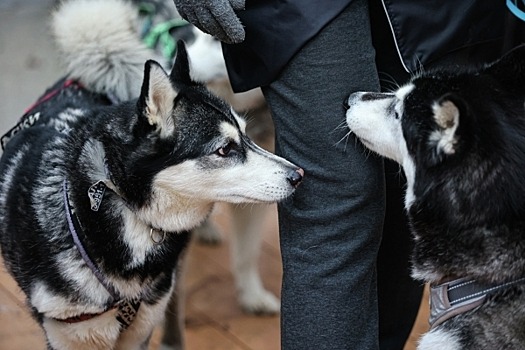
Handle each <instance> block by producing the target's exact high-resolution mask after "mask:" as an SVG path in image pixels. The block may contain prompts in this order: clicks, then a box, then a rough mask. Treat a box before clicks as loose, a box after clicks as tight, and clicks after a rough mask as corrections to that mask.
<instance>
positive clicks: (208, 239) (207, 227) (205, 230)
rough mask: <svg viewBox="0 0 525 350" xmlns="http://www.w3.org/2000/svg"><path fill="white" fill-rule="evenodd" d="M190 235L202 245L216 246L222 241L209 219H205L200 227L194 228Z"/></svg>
mask: <svg viewBox="0 0 525 350" xmlns="http://www.w3.org/2000/svg"><path fill="white" fill-rule="evenodd" d="M192 234H193V235H194V237H195V238H196V239H197V240H198V241H199V242H200V243H203V244H208V245H217V244H219V243H221V241H222V237H221V233H220V232H219V230H217V228H216V227H215V224H214V223H213V220H211V218H207V219H206V221H204V222H203V223H202V225H200V226H199V227H196V228H194V229H193V231H192Z"/></svg>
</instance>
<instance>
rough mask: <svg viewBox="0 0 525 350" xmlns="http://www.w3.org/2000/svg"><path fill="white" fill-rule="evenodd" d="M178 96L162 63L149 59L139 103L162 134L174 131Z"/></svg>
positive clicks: (148, 118)
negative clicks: (174, 106)
mask: <svg viewBox="0 0 525 350" xmlns="http://www.w3.org/2000/svg"><path fill="white" fill-rule="evenodd" d="M176 96H177V92H176V91H175V89H174V87H173V85H172V84H171V81H170V78H169V77H168V74H167V73H166V72H165V71H164V69H162V67H161V66H160V64H158V63H157V62H155V61H153V60H149V61H147V62H146V65H145V67H144V81H143V82H142V90H141V94H140V97H139V100H138V103H137V105H138V108H139V109H140V112H141V113H142V115H144V116H145V117H146V119H147V121H148V123H149V124H150V125H152V126H154V127H155V128H156V129H157V130H158V131H160V133H161V136H167V135H170V134H171V133H172V132H173V129H174V125H173V118H172V112H173V103H174V100H175V97H176Z"/></svg>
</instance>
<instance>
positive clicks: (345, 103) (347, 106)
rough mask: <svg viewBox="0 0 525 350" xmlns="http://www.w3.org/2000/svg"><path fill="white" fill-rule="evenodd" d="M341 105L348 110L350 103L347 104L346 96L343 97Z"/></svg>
mask: <svg viewBox="0 0 525 350" xmlns="http://www.w3.org/2000/svg"><path fill="white" fill-rule="evenodd" d="M343 106H344V107H345V109H346V110H348V108H350V105H349V104H348V98H345V100H344V102H343Z"/></svg>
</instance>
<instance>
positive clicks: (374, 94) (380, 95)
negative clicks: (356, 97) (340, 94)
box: [361, 92, 392, 101]
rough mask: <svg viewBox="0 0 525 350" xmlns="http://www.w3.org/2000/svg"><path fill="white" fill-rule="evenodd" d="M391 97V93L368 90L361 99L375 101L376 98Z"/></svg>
mask: <svg viewBox="0 0 525 350" xmlns="http://www.w3.org/2000/svg"><path fill="white" fill-rule="evenodd" d="M389 97H392V94H391V93H381V92H367V93H364V94H363V95H362V96H361V100H362V101H375V100H383V99H385V98H389Z"/></svg>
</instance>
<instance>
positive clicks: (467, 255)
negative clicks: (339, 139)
mask: <svg viewBox="0 0 525 350" xmlns="http://www.w3.org/2000/svg"><path fill="white" fill-rule="evenodd" d="M524 62H525V47H523V46H522V47H518V48H517V49H514V50H513V51H511V52H510V53H508V54H507V55H506V56H504V57H503V58H501V59H500V60H499V61H497V62H495V63H493V64H491V65H488V66H486V67H483V68H482V69H480V70H471V71H463V72H450V71H434V72H427V73H424V74H421V75H419V76H416V77H414V78H413V79H412V80H411V81H410V82H409V83H408V84H407V85H405V86H403V87H401V88H399V89H398V90H397V91H395V92H393V93H385V94H383V93H381V94H379V93H363V92H361V93H355V94H352V95H351V96H350V97H349V99H348V107H349V109H348V111H347V123H348V125H349V127H350V130H351V132H353V133H355V134H356V135H357V136H358V137H359V139H360V140H361V141H362V142H363V143H364V144H365V145H366V146H367V147H368V148H369V149H371V150H372V151H375V152H377V153H379V154H381V155H383V156H385V157H389V158H391V159H393V160H395V161H397V162H398V163H400V164H401V165H402V166H403V169H404V172H405V174H406V176H407V180H408V187H407V193H406V198H405V203H406V210H407V212H408V215H409V218H410V222H411V225H412V230H413V233H414V240H415V250H414V254H413V276H414V277H415V278H417V279H420V280H422V281H425V282H428V283H430V284H431V286H432V287H435V286H438V285H440V284H442V283H446V282H447V281H450V280H454V279H458V278H466V279H469V280H473V281H476V283H479V284H483V285H486V286H492V287H494V289H492V290H490V291H488V292H487V293H485V294H484V298H483V301H482V303H481V305H479V306H477V307H475V308H474V309H471V310H470V311H467V312H463V313H460V314H459V315H457V316H455V317H452V318H449V319H448V320H446V321H444V322H443V323H441V324H439V325H436V327H433V328H432V330H431V331H430V332H429V333H427V334H426V335H425V336H423V338H422V339H421V342H420V344H419V349H420V350H426V349H450V350H459V349H473V350H474V349H516V350H517V349H524V348H525V293H524V292H525V283H524V280H523V278H524V277H525V172H524V171H523V166H524V165H525V108H524V102H525V63H524ZM498 286H503V287H502V288H499V287H498ZM495 287H498V288H495ZM489 289H490V288H489Z"/></svg>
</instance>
